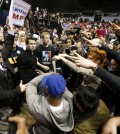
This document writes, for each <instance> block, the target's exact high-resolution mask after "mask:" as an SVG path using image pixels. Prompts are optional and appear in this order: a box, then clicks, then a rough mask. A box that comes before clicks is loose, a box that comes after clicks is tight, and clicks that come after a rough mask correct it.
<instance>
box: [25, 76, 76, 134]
mask: <svg viewBox="0 0 120 134" xmlns="http://www.w3.org/2000/svg"><path fill="white" fill-rule="evenodd" d="M46 75H50V74H44V75H40V76H38V77H36V78H34V79H33V80H32V81H30V83H29V84H28V86H27V89H26V100H27V104H28V107H29V109H30V111H31V113H32V114H33V116H34V117H35V119H36V120H37V123H36V124H35V127H34V129H35V132H36V133H39V134H40V133H44V134H50V133H51V134H53V133H57V134H58V133H59V130H60V131H63V132H69V131H71V130H72V129H73V126H74V119H73V105H72V94H71V93H70V92H69V91H68V90H67V88H66V91H65V93H64V95H63V97H62V101H63V109H61V110H58V111H56V112H55V111H52V110H51V108H50V106H49V104H48V102H47V99H46V97H44V96H41V95H38V93H37V87H38V85H39V83H40V82H41V80H42V78H43V77H44V76H46ZM56 131H57V132H56Z"/></svg>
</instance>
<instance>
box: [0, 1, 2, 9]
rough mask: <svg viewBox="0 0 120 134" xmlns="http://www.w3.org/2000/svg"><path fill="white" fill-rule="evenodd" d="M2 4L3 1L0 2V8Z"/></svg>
mask: <svg viewBox="0 0 120 134" xmlns="http://www.w3.org/2000/svg"><path fill="white" fill-rule="evenodd" d="M2 3H3V0H0V8H1V6H2Z"/></svg>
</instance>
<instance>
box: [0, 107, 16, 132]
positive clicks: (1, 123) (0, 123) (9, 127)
mask: <svg viewBox="0 0 120 134" xmlns="http://www.w3.org/2000/svg"><path fill="white" fill-rule="evenodd" d="M11 116H13V110H12V109H11V108H8V107H5V108H0V134H15V131H16V126H15V124H14V123H10V122H8V118H9V117H11Z"/></svg>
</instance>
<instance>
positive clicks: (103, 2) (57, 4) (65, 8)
mask: <svg viewBox="0 0 120 134" xmlns="http://www.w3.org/2000/svg"><path fill="white" fill-rule="evenodd" d="M4 1H5V0H4ZM10 1H11V0H9V2H10ZM24 1H26V2H28V3H30V4H31V5H32V8H33V9H34V10H35V8H36V7H40V8H47V9H48V10H49V11H50V12H87V11H88V12H89V11H93V10H101V11H103V12H104V11H108V12H119V11H120V0H24Z"/></svg>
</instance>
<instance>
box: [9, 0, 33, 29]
mask: <svg viewBox="0 0 120 134" xmlns="http://www.w3.org/2000/svg"><path fill="white" fill-rule="evenodd" d="M30 7H31V5H30V4H28V3H26V2H24V1H22V0H11V6H10V11H9V25H10V27H12V25H13V24H14V25H18V26H24V21H25V17H26V16H27V13H28V11H29V9H30Z"/></svg>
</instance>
